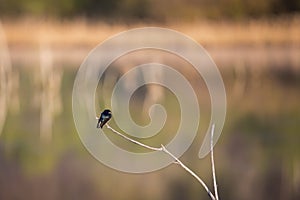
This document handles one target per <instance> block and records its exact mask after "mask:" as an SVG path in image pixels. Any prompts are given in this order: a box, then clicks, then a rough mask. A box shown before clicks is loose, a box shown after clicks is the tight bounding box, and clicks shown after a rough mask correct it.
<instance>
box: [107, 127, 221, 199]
mask: <svg viewBox="0 0 300 200" xmlns="http://www.w3.org/2000/svg"><path fill="white" fill-rule="evenodd" d="M106 127H107V128H108V129H110V130H111V131H112V132H113V133H115V134H117V135H119V136H120V137H122V138H124V139H125V140H127V141H129V142H132V143H134V144H136V145H139V146H141V147H144V148H146V149H149V150H152V151H162V152H164V153H166V154H168V155H169V156H170V157H172V158H173V159H174V164H178V165H180V166H181V167H182V168H183V169H184V170H185V171H187V172H188V173H189V174H191V175H192V176H193V177H194V178H195V179H196V180H197V181H198V182H199V183H200V184H201V185H202V186H203V188H204V189H205V190H206V192H207V193H208V195H209V196H210V198H211V199H212V200H219V197H218V192H217V183H216V177H215V165H214V160H213V159H214V158H213V132H214V125H213V126H212V130H211V159H212V171H213V181H214V190H215V195H213V193H212V192H211V191H210V190H209V188H208V187H207V185H206V184H205V182H204V181H203V180H202V179H201V178H200V177H199V176H198V175H197V174H196V173H195V172H193V171H192V170H191V169H190V168H188V167H187V166H186V165H185V164H183V163H182V162H181V161H180V160H179V158H177V157H176V156H175V155H173V154H172V153H171V152H170V151H168V150H167V149H166V147H165V146H164V145H162V144H161V147H152V146H149V145H146V144H144V143H141V142H139V141H136V140H134V139H132V138H130V137H128V136H126V135H124V134H122V133H120V132H118V131H116V130H115V129H113V128H112V127H110V126H109V125H108V123H107V124H106Z"/></svg>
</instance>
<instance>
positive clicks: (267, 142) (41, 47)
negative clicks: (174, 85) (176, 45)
mask: <svg viewBox="0 0 300 200" xmlns="http://www.w3.org/2000/svg"><path fill="white" fill-rule="evenodd" d="M144 26H160V27H165V28H172V29H175V30H177V31H181V32H182V33H184V34H186V35H188V36H190V37H192V38H193V39H195V40H196V41H197V42H199V43H200V44H201V45H203V47H205V48H206V50H207V51H208V53H209V54H210V55H211V57H212V58H213V59H214V61H215V62H216V64H217V66H218V67H219V70H220V72H221V74H222V76H223V79H224V84H225V87H226V92H227V103H228V106H227V109H228V110H227V118H226V122H225V127H224V130H223V133H222V135H221V137H220V139H219V141H218V143H217V145H216V146H215V162H216V171H217V179H218V185H219V194H220V197H221V199H249V200H250V199H257V200H259V199H273V200H276V199H291V200H292V199H295V200H296V199H300V134H299V133H300V103H299V100H300V1H299V0H265V1H258V0H245V1H243V0H214V1H211V0H201V1H196V0H185V1H184V0H166V1H159V0H153V1H150V0H124V1H122V0H109V1H106V0H100V1H96V0H86V1H84V0H60V1H58V0H54V1H53V0H39V1H38V0H24V1H17V0H0V84H1V85H0V199H5V200H6V199H8V200H9V199H31V200H35V199H45V200H47V199H73V200H74V199H99V200H100V199H105V200H109V199H132V200H135V199H145V200H146V199H164V200H168V199H170V200H171V199H172V200H176V199H180V200H182V199H209V197H208V195H207V194H206V193H205V191H204V189H203V188H202V187H201V186H200V185H199V183H197V182H196V181H195V180H194V179H193V178H192V177H191V176H189V175H188V174H187V173H186V172H185V171H184V170H182V169H181V168H179V167H178V166H177V165H171V166H169V167H167V168H164V169H162V170H159V171H156V172H152V173H147V174H126V173H122V172H118V171H115V170H113V169H110V168H108V167H106V166H104V165H103V164H101V163H100V162H98V161H97V160H95V159H94V158H93V157H92V156H91V155H90V154H89V153H88V151H87V150H86V149H85V148H84V146H83V145H82V143H81V142H80V139H79V136H78V135H77V132H76V129H75V125H74V122H73V117H72V107H71V105H72V88H73V82H74V79H75V76H76V72H77V70H78V69H79V67H80V64H81V63H82V62H83V60H84V58H85V57H86V56H87V55H88V52H89V51H91V50H92V49H93V48H94V47H95V46H96V45H98V44H99V43H100V42H102V41H104V40H105V39H107V38H108V37H110V36H112V35H113V34H116V33H119V32H120V31H126V30H128V29H130V28H136V27H144ZM162 40H163V38H162ZM145 61H147V62H148V61H156V62H161V63H164V64H168V65H170V66H172V65H174V66H175V68H177V69H178V70H179V71H180V72H181V73H183V74H184V75H185V76H186V77H187V78H188V79H189V80H190V82H191V84H192V85H193V87H194V88H195V89H196V90H198V91H201V92H200V94H199V96H198V99H199V105H200V108H201V122H200V128H199V134H198V136H197V137H196V139H195V141H194V143H193V144H192V146H191V147H190V149H189V150H188V151H187V152H186V153H185V154H184V155H183V156H182V160H183V162H185V163H186V164H187V165H188V166H189V167H190V168H191V169H193V170H194V171H195V172H196V173H197V174H199V176H200V177H202V178H203V179H204V181H205V182H206V183H207V184H208V185H209V187H210V188H212V181H211V180H212V178H211V177H212V175H211V169H210V160H209V158H204V159H199V158H198V156H197V155H198V151H199V147H200V144H201V142H202V140H203V136H204V133H205V131H206V130H207V129H208V123H209V118H210V109H209V107H210V101H209V96H208V94H207V91H206V89H205V88H206V87H205V84H204V83H203V81H202V82H201V77H200V76H199V75H197V74H196V73H195V71H193V69H192V67H191V66H189V65H188V64H187V63H185V62H183V61H182V60H181V61H180V59H179V58H174V55H168V54H162V53H161V52H160V53H158V54H157V52H153V51H141V52H136V54H135V55H133V54H132V55H131V54H130V55H127V57H124V58H123V57H122V58H120V59H119V60H117V61H116V62H115V63H112V65H111V66H110V68H109V70H108V71H107V72H106V75H105V78H103V79H101V80H100V81H99V87H98V89H97V95H96V100H97V102H99V104H98V105H95V109H96V110H97V111H100V110H101V109H103V108H104V107H105V106H108V105H107V102H108V101H107V99H105V98H103V96H104V95H103V94H105V95H106V96H107V95H108V94H110V93H111V89H112V86H113V84H114V83H115V81H117V80H118V78H119V77H121V76H122V74H124V73H125V72H126V71H128V70H129V69H130V68H132V67H134V66H135V65H136V64H139V63H143V62H145ZM158 73H159V72H158ZM154 75H155V73H154ZM143 76H146V75H143ZM155 76H158V77H160V74H158V75H157V74H156V75H155ZM134 81H135V80H134V79H133V80H132V82H134ZM199 81H200V84H199ZM154 102H158V103H161V104H163V105H164V106H165V108H166V110H167V111H168V113H169V118H168V121H167V123H166V127H165V128H164V129H163V130H162V131H161V133H160V134H159V135H158V136H157V137H154V138H150V139H148V140H141V141H143V142H146V143H149V144H152V145H157V146H158V145H159V144H160V143H162V142H168V141H169V140H170V139H171V138H172V137H173V136H174V135H173V133H174V131H176V128H177V126H174V124H178V123H179V120H180V119H179V113H180V111H179V110H178V109H179V108H178V102H177V101H176V98H175V97H174V95H173V94H172V93H170V91H168V90H167V89H165V88H160V87H158V86H155V85H153V86H149V87H142V88H140V89H139V90H138V91H137V92H136V93H135V95H134V96H133V97H132V102H131V106H130V109H131V112H132V116H133V118H134V119H135V120H136V122H137V123H139V124H141V125H143V124H144V125H145V124H147V123H148V122H149V118H148V115H147V110H148V107H149V105H151V104H152V103H154ZM95 123H96V122H95ZM111 123H112V125H114V122H113V121H112V122H111ZM106 132H107V134H108V135H109V131H108V130H106ZM109 137H110V138H111V139H112V141H114V142H115V143H116V144H117V145H120V146H121V147H123V148H127V149H129V150H131V151H137V152H139V151H142V149H140V148H139V147H136V146H133V144H129V143H128V142H126V141H122V140H121V139H120V138H117V137H113V136H111V135H110V136H109ZM107 153H109V152H107Z"/></svg>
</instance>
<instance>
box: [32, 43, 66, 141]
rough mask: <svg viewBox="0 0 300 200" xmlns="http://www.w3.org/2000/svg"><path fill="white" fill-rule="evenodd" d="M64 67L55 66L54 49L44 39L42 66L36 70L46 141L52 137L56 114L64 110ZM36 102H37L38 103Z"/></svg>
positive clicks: (41, 127)
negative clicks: (61, 93)
mask: <svg viewBox="0 0 300 200" xmlns="http://www.w3.org/2000/svg"><path fill="white" fill-rule="evenodd" d="M62 75H63V69H62V68H61V67H56V68H55V67H54V63H53V56H52V51H51V49H50V47H49V45H48V44H47V43H45V42H44V41H42V42H41V45H40V68H39V69H38V70H35V84H36V85H35V87H36V88H38V90H37V91H36V92H37V93H38V94H35V95H36V101H37V102H38V103H39V105H40V110H41V111H40V112H41V113H40V136H41V140H42V141H44V142H50V141H51V138H52V126H53V119H54V117H55V116H57V115H59V114H60V113H61V112H62V102H61V96H60V92H61V91H60V88H61V80H62ZM37 102H35V103H37Z"/></svg>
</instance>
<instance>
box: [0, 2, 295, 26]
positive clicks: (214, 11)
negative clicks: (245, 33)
mask: <svg viewBox="0 0 300 200" xmlns="http://www.w3.org/2000/svg"><path fill="white" fill-rule="evenodd" d="M299 11H300V1H299V0H287V1H286V0H265V1H259V0H214V1H211V0H201V1H195V0H168V1H159V0H153V1H150V0H98V1H96V0H54V1H52V0H25V1H18V0H1V1H0V16H2V17H3V16H12V17H15V16H24V15H25V16H42V17H58V18H61V17H78V16H79V17H91V18H96V17H97V18H99V17H100V18H102V19H104V20H109V21H111V20H117V21H128V20H129V21H130V20H148V21H156V22H164V21H173V20H180V21H186V20H195V19H199V18H210V19H222V18H227V19H244V18H249V17H273V16H274V15H286V14H295V13H297V12H299Z"/></svg>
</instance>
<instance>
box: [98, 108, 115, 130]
mask: <svg viewBox="0 0 300 200" xmlns="http://www.w3.org/2000/svg"><path fill="white" fill-rule="evenodd" d="M111 117H112V114H111V111H110V110H108V109H105V110H104V111H103V112H102V113H101V115H100V117H99V119H98V123H97V128H102V127H103V126H104V125H105V124H106V122H108V121H109V120H110V118H111Z"/></svg>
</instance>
